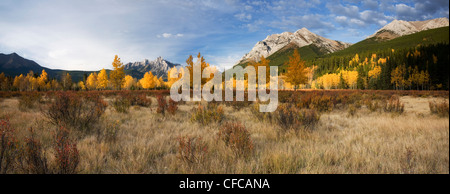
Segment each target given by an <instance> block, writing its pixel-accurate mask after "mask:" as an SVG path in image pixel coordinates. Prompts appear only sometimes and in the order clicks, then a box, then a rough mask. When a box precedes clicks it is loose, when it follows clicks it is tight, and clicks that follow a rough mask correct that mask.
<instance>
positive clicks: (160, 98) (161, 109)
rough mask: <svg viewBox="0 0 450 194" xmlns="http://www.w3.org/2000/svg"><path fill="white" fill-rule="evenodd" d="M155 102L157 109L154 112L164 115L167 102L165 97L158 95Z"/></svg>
mask: <svg viewBox="0 0 450 194" xmlns="http://www.w3.org/2000/svg"><path fill="white" fill-rule="evenodd" d="M156 100H157V102H158V108H157V109H156V112H157V113H161V114H163V115H164V114H165V113H166V108H167V101H166V98H165V96H162V95H158V96H157V97H156Z"/></svg>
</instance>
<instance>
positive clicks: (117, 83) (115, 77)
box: [109, 55, 125, 90]
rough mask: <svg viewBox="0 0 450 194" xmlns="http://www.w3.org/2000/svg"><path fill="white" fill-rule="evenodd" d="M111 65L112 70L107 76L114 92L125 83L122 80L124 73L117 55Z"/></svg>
mask: <svg viewBox="0 0 450 194" xmlns="http://www.w3.org/2000/svg"><path fill="white" fill-rule="evenodd" d="M112 65H113V70H112V71H111V73H110V75H109V79H110V82H111V85H112V87H113V88H114V89H116V90H120V88H121V86H122V85H123V82H124V81H125V80H124V78H125V72H124V71H123V69H124V66H123V63H122V62H120V58H119V57H118V56H117V55H116V56H115V57H114V61H113V63H112Z"/></svg>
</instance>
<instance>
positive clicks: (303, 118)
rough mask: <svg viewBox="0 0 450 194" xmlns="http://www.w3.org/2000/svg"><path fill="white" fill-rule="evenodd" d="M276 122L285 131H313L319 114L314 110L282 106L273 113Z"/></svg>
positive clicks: (287, 105)
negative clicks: (302, 129) (301, 128)
mask: <svg viewBox="0 0 450 194" xmlns="http://www.w3.org/2000/svg"><path fill="white" fill-rule="evenodd" d="M275 120H276V122H277V123H278V124H279V125H280V126H281V127H282V128H283V129H285V130H288V129H299V127H304V128H305V129H315V126H316V125H317V124H318V123H319V120H320V114H319V113H318V112H317V111H316V110H315V109H301V110H299V109H297V108H296V107H295V106H293V105H290V104H282V105H279V106H278V109H277V110H276V111H275Z"/></svg>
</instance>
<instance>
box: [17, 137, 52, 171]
mask: <svg viewBox="0 0 450 194" xmlns="http://www.w3.org/2000/svg"><path fill="white" fill-rule="evenodd" d="M30 132H31V135H30V136H29V137H26V138H25V148H24V150H23V153H22V159H23V160H24V162H25V164H23V163H22V169H23V171H24V172H26V173H32V174H49V173H51V170H50V168H49V166H48V163H47V159H46V158H45V155H44V152H43V149H42V146H41V143H40V142H39V140H37V139H36V138H35V136H34V131H33V129H30Z"/></svg>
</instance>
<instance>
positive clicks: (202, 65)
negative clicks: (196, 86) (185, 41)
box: [186, 53, 214, 87]
mask: <svg viewBox="0 0 450 194" xmlns="http://www.w3.org/2000/svg"><path fill="white" fill-rule="evenodd" d="M196 63H199V65H200V69H201V73H203V70H204V69H205V68H206V67H209V64H208V63H206V61H205V58H204V57H203V56H202V55H201V54H200V53H198V55H197V62H196ZM196 63H195V62H194V58H193V57H192V55H189V58H188V59H187V60H186V64H187V66H186V68H187V69H188V70H189V73H190V80H191V82H190V84H191V87H192V86H193V81H194V76H193V75H194V71H193V68H194V66H195V65H196ZM200 75H201V74H200ZM213 77H214V76H211V77H210V78H201V85H202V86H203V85H204V84H205V83H206V82H208V81H209V80H211V79H212V78H213Z"/></svg>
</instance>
